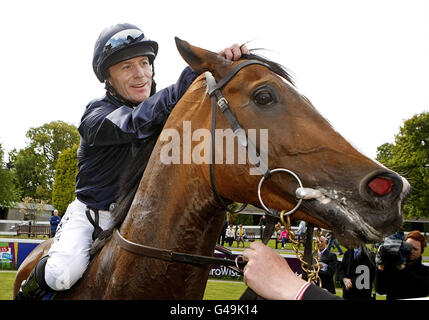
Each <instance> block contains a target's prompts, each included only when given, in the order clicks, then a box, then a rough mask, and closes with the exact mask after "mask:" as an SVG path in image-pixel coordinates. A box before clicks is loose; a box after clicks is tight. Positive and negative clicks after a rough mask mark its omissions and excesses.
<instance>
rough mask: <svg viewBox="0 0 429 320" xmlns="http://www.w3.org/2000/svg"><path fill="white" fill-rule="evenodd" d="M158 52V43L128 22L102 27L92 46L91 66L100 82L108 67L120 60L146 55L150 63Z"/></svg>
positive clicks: (105, 76)
mask: <svg viewBox="0 0 429 320" xmlns="http://www.w3.org/2000/svg"><path fill="white" fill-rule="evenodd" d="M157 54H158V43H157V42H155V41H152V40H149V39H148V38H146V37H145V35H144V33H143V31H141V30H140V29H139V28H138V27H136V26H135V25H133V24H130V23H120V24H116V25H114V26H111V27H108V28H106V29H104V30H103V31H102V32H101V33H100V36H99V37H98V39H97V42H96V43H95V47H94V56H93V60H92V68H93V70H94V73H95V75H96V76H97V78H98V80H100V82H105V80H106V79H107V78H108V75H109V74H108V70H109V67H111V66H113V65H114V64H117V63H119V62H121V61H124V60H128V59H131V58H135V57H139V56H147V57H148V58H149V61H150V63H151V64H152V65H153V61H154V59H155V58H156V55H157Z"/></svg>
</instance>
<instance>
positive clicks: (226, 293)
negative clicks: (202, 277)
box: [203, 279, 247, 300]
mask: <svg viewBox="0 0 429 320" xmlns="http://www.w3.org/2000/svg"><path fill="white" fill-rule="evenodd" d="M246 288H247V286H246V285H245V284H244V283H243V282H240V281H222V280H210V279H209V281H208V282H207V286H206V291H205V292H204V298H203V299H204V300H238V299H239V298H240V297H241V295H242V294H243V292H244V291H245V290H246Z"/></svg>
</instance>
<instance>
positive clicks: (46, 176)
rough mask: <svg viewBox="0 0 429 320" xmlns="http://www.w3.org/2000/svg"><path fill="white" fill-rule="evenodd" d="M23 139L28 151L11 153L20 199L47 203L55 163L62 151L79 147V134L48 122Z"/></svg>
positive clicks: (76, 131)
mask: <svg viewBox="0 0 429 320" xmlns="http://www.w3.org/2000/svg"><path fill="white" fill-rule="evenodd" d="M26 136H27V138H29V139H30V142H29V145H28V147H26V148H25V149H23V150H20V151H19V152H16V151H14V152H12V153H11V154H12V156H11V157H12V158H13V159H14V160H13V164H14V166H15V168H16V171H17V177H18V182H19V185H20V186H21V189H22V197H26V196H28V197H32V198H40V199H44V200H48V201H50V200H51V193H52V184H53V182H54V175H55V165H56V162H57V159H58V157H59V155H60V154H61V152H62V151H63V150H65V149H68V148H71V147H72V146H74V145H76V144H78V143H79V139H80V136H79V132H78V130H77V128H76V127H75V126H74V125H71V124H68V123H66V122H63V121H52V122H50V123H47V124H44V125H42V126H40V127H36V128H30V129H29V130H28V131H27V134H26Z"/></svg>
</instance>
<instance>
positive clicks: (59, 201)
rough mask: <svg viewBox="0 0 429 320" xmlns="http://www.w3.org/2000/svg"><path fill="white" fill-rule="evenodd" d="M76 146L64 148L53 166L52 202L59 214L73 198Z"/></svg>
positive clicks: (75, 173) (62, 212)
mask: <svg viewBox="0 0 429 320" xmlns="http://www.w3.org/2000/svg"><path fill="white" fill-rule="evenodd" d="M77 148H78V146H77V145H75V146H73V147H72V148H70V149H66V150H64V151H63V152H62V153H61V154H60V156H59V157H58V161H57V165H56V167H55V180H54V185H53V188H52V204H53V205H54V207H55V208H57V209H58V211H59V212H60V213H61V214H64V212H65V211H66V209H67V206H68V205H69V204H70V203H71V202H72V201H73V200H74V199H75V193H74V190H75V181H76V175H77V172H78V170H77Z"/></svg>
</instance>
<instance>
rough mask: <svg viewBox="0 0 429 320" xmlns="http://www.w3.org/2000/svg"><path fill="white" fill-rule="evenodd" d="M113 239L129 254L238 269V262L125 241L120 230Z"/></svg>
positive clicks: (115, 232) (116, 231)
mask: <svg viewBox="0 0 429 320" xmlns="http://www.w3.org/2000/svg"><path fill="white" fill-rule="evenodd" d="M113 239H115V240H116V241H117V243H118V245H119V246H120V247H121V248H122V249H124V250H126V251H128V252H131V253H134V254H137V255H140V256H145V257H150V258H155V259H159V260H163V261H167V262H180V263H187V264H196V265H207V264H220V265H225V266H230V267H237V268H238V264H239V261H238V260H237V261H234V260H228V259H221V258H215V257H208V256H200V255H196V254H190V253H180V252H175V251H172V250H168V249H159V248H155V247H151V246H146V245H142V244H138V243H134V242H132V241H129V240H127V239H125V238H124V237H123V236H122V235H121V234H120V232H119V230H118V229H115V231H114V233H113ZM234 269H235V268H234Z"/></svg>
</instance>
